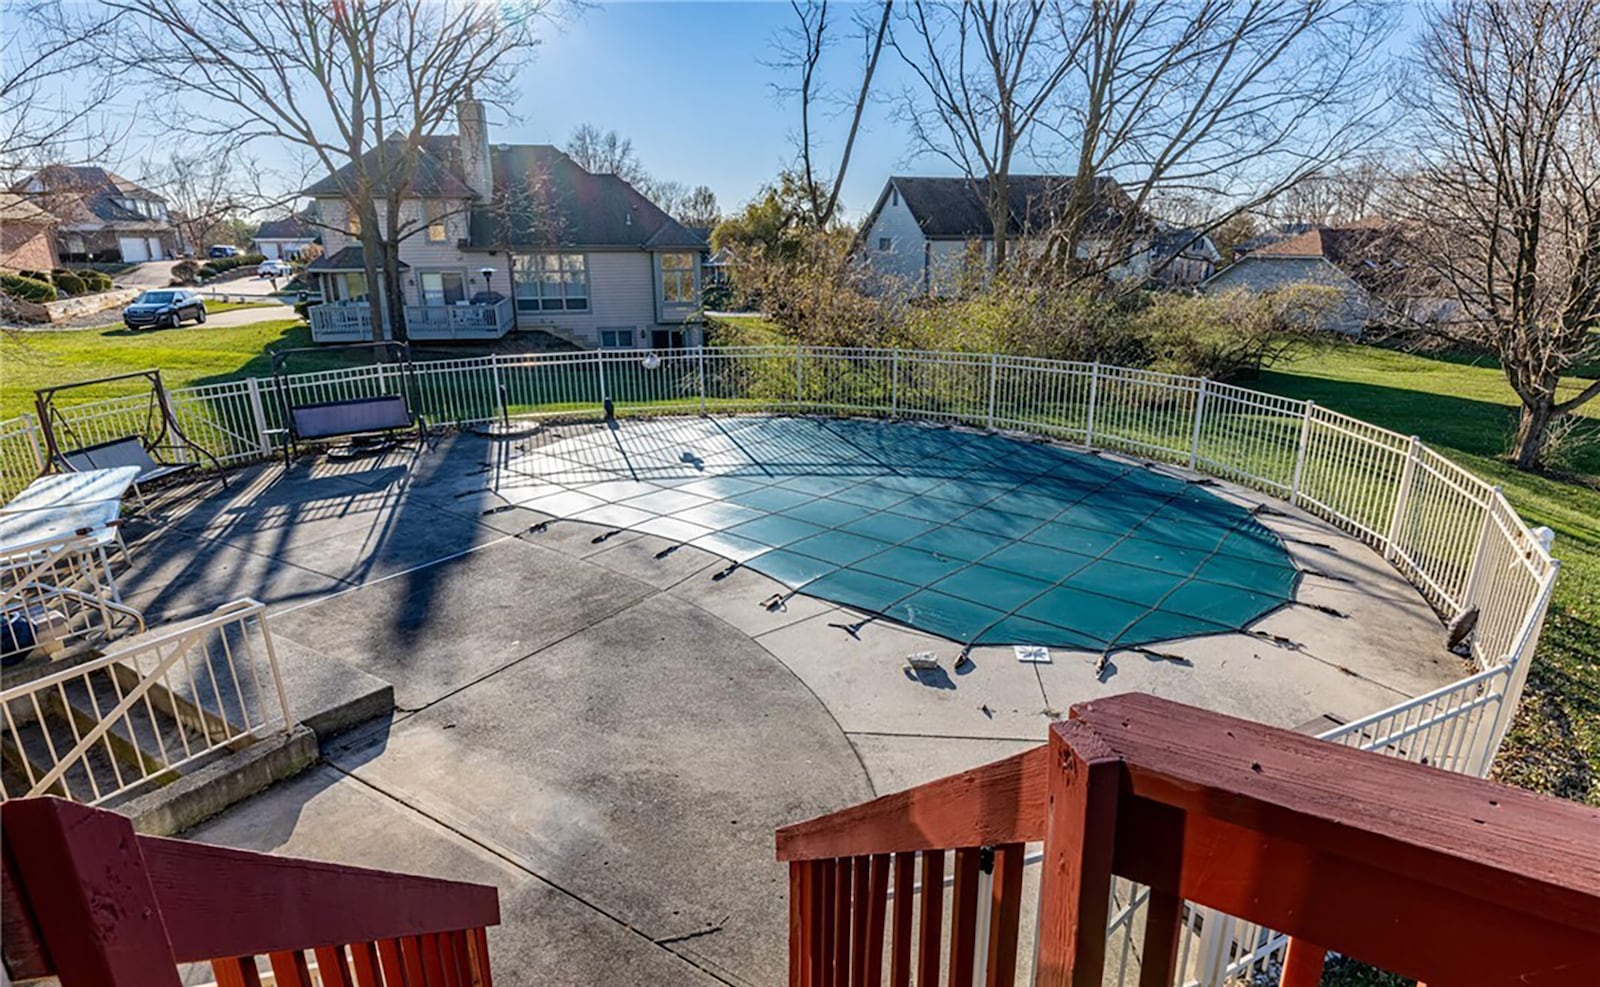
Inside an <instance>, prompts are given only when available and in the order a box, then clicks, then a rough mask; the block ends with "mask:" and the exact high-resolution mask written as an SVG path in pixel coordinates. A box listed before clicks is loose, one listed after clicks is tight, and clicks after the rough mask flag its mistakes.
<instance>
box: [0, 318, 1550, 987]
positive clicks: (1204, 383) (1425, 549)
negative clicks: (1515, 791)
mask: <svg viewBox="0 0 1600 987" xmlns="http://www.w3.org/2000/svg"><path fill="white" fill-rule="evenodd" d="M415 370H416V372H415V374H414V375H413V376H411V377H410V378H409V379H408V378H407V377H406V376H404V375H402V374H401V373H400V372H399V370H398V369H397V368H396V367H394V366H371V367H361V368H351V369H341V370H327V371H317V372H313V373H304V374H297V375H294V376H293V377H292V378H290V379H289V387H290V388H291V389H292V391H293V397H294V400H295V401H296V402H306V401H328V400H337V399H341V398H348V397H361V396H373V395H376V394H384V393H397V392H399V391H400V390H401V389H403V388H411V389H412V398H413V401H414V403H415V406H416V408H417V410H418V411H419V412H420V413H421V414H422V415H424V416H425V417H426V418H427V419H428V420H429V421H430V422H431V423H432V424H434V425H439V424H446V423H456V424H461V425H468V424H476V423H480V422H485V421H490V420H495V419H498V418H500V417H502V416H508V417H512V418H549V417H559V416H568V415H573V416H589V415H593V414H595V413H597V412H598V411H599V409H600V407H601V406H602V405H603V404H604V403H606V402H609V403H610V404H611V405H612V406H613V408H614V409H615V411H616V413H617V414H620V415H626V414H640V413H645V414H675V413H677V414H682V413H707V412H710V413H718V412H737V411H772V412H794V413H822V414H842V415H870V416H882V417H893V418H899V419H907V420H916V421H933V422H946V423H956V424H964V425H970V426H974V427H980V428H992V429H1003V430H1010V431H1016V432H1023V433H1029V434H1035V435H1041V436H1048V437H1051V438H1055V439H1060V440H1064V441H1068V442H1073V443H1077V444H1081V445H1084V446H1088V447H1092V448H1099V449H1108V450H1115V451H1121V452H1126V453H1130V454H1133V455H1137V456H1141V457H1145V458H1149V459H1154V460H1160V461H1164V462H1169V463H1173V464H1177V465H1180V466H1185V467H1189V468H1192V469H1195V470H1197V471H1200V472H1203V473H1206V474H1209V475H1213V476H1216V477H1219V478H1223V479H1226V480H1230V481H1232V482H1235V483H1239V484H1241V485H1243V486H1246V487H1250V488H1253V489H1256V490H1259V491H1262V492H1264V493H1267V494H1270V495H1272V496H1275V497H1279V498H1281V499H1283V500H1286V501H1288V502H1290V503H1292V504H1294V505H1295V506H1297V507H1300V508H1302V509H1304V510H1306V511H1307V512H1309V513H1311V514H1313V515H1315V516H1317V517H1319V518H1321V519H1323V520H1325V521H1326V522H1328V523H1329V524H1332V525H1333V526H1335V527H1337V528H1338V529H1340V530H1342V531H1344V532H1346V533H1348V534H1349V535H1351V536H1353V537H1355V538H1358V539H1360V540H1361V541H1364V542H1366V543H1367V544H1369V545H1371V546H1373V548H1375V549H1376V550H1378V551H1379V552H1381V553H1382V554H1383V556H1384V557H1385V558H1386V559H1387V560H1388V561H1389V562H1390V563H1391V564H1392V565H1393V566H1394V567H1395V568H1396V569H1397V570H1398V571H1399V572H1401V573H1402V574H1403V575H1404V576H1405V577H1406V578H1407V579H1408V580H1410V581H1411V582H1412V583H1413V584H1414V585H1415V586H1416V587H1417V589H1418V590H1419V591H1420V592H1421V593H1422V594H1423V596H1424V597H1425V598H1426V599H1427V600H1428V601H1429V602H1430V603H1431V604H1432V605H1433V606H1434V607H1435V608H1436V609H1437V610H1438V611H1439V612H1440V613H1441V614H1442V615H1444V616H1446V617H1447V618H1454V617H1456V616H1458V615H1461V614H1463V613H1466V612H1467V611H1469V610H1476V611H1477V612H1478V621H1477V627H1476V630H1475V632H1474V634H1473V635H1472V637H1471V639H1470V646H1471V654H1472V661H1473V664H1474V665H1475V666H1476V668H1477V672H1476V673H1475V674H1473V675H1470V676H1468V677H1467V678H1465V679H1463V680H1461V681H1460V682H1456V683H1453V684H1451V685H1449V686H1446V687H1444V688H1442V689H1439V690H1436V691H1434V692H1431V693H1429V694H1427V695H1424V696H1419V697H1417V698H1415V699H1412V700H1408V701H1406V702H1404V703H1401V704H1399V705H1397V706H1394V707H1392V708H1390V709H1386V710H1382V711H1380V712H1377V713H1374V714H1372V715H1371V716H1368V717H1365V718H1363V719H1361V720H1358V721H1356V722H1353V723H1349V724H1346V725H1344V726H1342V727H1339V728H1337V729H1335V730H1333V731H1330V732H1329V733H1327V734H1325V735H1324V738H1325V739H1328V740H1331V741H1334V742H1337V743H1341V744H1345V745H1347V746H1354V747H1360V748H1363V749H1366V750H1371V751H1375V752H1378V753H1381V754H1384V755H1387V756H1392V757H1402V758H1405V759H1406V760H1409V761H1415V762H1419V763H1427V764H1432V765H1436V766H1439V767H1442V768H1446V769H1449V770H1454V771H1462V772H1466V773H1469V774H1474V775H1483V774H1485V773H1486V772H1487V771H1488V768H1489V765H1490V764H1491V763H1492V761H1493V759H1494V755H1495V752H1496V750H1497V749H1498V747H1499V744H1500V741H1501V739H1502V738H1503V737H1504V735H1505V732H1506V729H1507V728H1508V726H1509V724H1510V719H1511V716H1512V714H1513V713H1514V711H1515V709H1516V706H1517V700H1518V698H1519V696H1520V694H1521V691H1522V687H1523V682H1524V681H1525V679H1526V676H1527V671H1528V666H1529V664H1530V663H1531V659H1532V655H1533V652H1534V649H1535V648H1536V647H1537V644H1538V638H1539V631H1540V628H1541V627H1542V626H1543V623H1544V616H1545V612H1546V610H1547V609H1548V607H1549V602H1550V593H1551V589H1552V587H1553V585H1554V581H1555V577H1556V574H1557V571H1558V568H1559V566H1558V563H1556V562H1555V561H1553V560H1552V559H1551V557H1550V555H1549V552H1548V551H1547V550H1546V547H1545V546H1544V545H1543V544H1542V543H1541V541H1540V539H1539V538H1538V537H1536V536H1535V534H1534V533H1533V532H1532V531H1530V530H1529V528H1528V526H1527V525H1526V524H1525V523H1523V521H1522V520H1521V518H1519V517H1518V516H1517V514H1516V512H1515V511H1514V510H1513V509H1512V508H1511V506H1510V504H1509V503H1507V501H1506V499H1505V498H1504V496H1502V495H1501V493H1500V491H1499V490H1498V489H1497V488H1495V487H1493V486H1491V485H1490V484H1488V483H1486V482H1484V481H1483V480H1481V479H1479V478H1478V477H1476V476H1473V475H1472V474H1471V473H1469V472H1467V471H1466V470H1464V469H1462V468H1461V467H1459V466H1457V465H1456V464H1454V463H1452V462H1450V461H1449V460H1448V459H1446V458H1444V457H1443V456H1441V455H1439V454H1438V453H1437V452H1435V451H1434V450H1432V449H1429V448H1428V447H1427V446H1425V445H1424V444H1422V443H1421V442H1420V441H1418V440H1417V439H1416V438H1415V437H1410V436H1404V435H1400V434H1398V433H1395V432H1391V431H1389V430H1387V429H1382V428H1379V427H1377V426H1375V425H1371V424H1368V423H1366V422H1363V421H1360V420H1358V419H1355V418H1351V417H1349V416H1347V415H1341V414H1339V413H1337V412H1333V411H1329V410H1328V409H1326V408H1323V407H1320V406H1318V405H1316V404H1314V403H1313V402H1310V401H1299V400H1294V399H1291V398H1284V397H1278V396H1276V395H1271V394H1264V393H1261V392H1258V391H1253V390H1250V389H1248V388H1243V387H1237V386H1234V385H1230V384H1220V383H1217V382H1215V381H1210V380H1205V379H1201V378H1196V377H1181V376H1174V375H1170V374H1162V373H1155V372H1152V371H1148V370H1136V369H1129V368H1124V367H1114V366H1106V365H1102V364H1092V363H1074V362H1063V361H1054V360H1041V359H1034V358H1028V357H1014V356H1000V355H994V354H970V353H936V352H920V351H902V350H880V349H842V348H829V347H752V348H712V349H696V350H683V351H673V352H671V353H669V354H665V355H660V356H659V359H657V360H653V361H650V362H649V363H647V362H645V361H643V360H641V354H639V353H633V352H626V351H620V352H619V351H599V352H584V353H563V354H548V355H522V356H490V357H477V358H467V359H450V360H438V361H429V362H425V363H419V364H417V365H416V368H415ZM274 387H275V385H274V382H273V381H272V380H271V379H268V378H252V379H246V380H240V381H235V382H230V383H224V384H213V385H207V386H204V387H195V388H184V389H179V390H176V391H174V392H173V394H172V404H173V410H174V412H175V414H176V415H177V416H178V418H179V420H180V423H181V425H182V427H183V429H184V431H185V433H186V434H187V435H188V436H189V438H190V440H191V441H193V442H195V443H197V444H200V445H202V446H203V447H204V448H205V449H206V450H207V451H208V452H210V453H211V454H212V455H214V456H216V457H217V459H218V460H220V461H221V462H222V463H224V464H233V463H242V462H247V461H250V460H254V459H259V458H262V457H264V456H269V455H271V453H272V448H273V441H274V438H275V436H276V435H277V434H278V433H277V432H276V431H275V430H276V429H278V428H279V426H280V419H281V408H280V403H279V400H278V397H277V394H276V392H275V390H274ZM63 414H64V417H65V419H66V421H67V422H68V423H70V424H71V426H72V428H73V429H74V432H75V438H78V439H80V440H81V441H82V442H85V443H87V442H92V441H97V440H103V439H107V438H112V437H115V436H117V435H123V434H140V430H141V429H142V428H145V427H148V426H147V425H145V424H144V420H143V417H142V416H143V414H144V405H143V404H141V403H139V402H137V401H135V400H133V399H114V400H108V401H100V402H94V403H90V404H85V405H80V406H78V407H74V408H69V409H66V410H65V411H64V413H63ZM39 449H40V443H39V438H38V429H37V425H36V423H35V422H33V420H32V419H31V418H29V417H27V416H23V417H22V418H18V419H12V420H10V421H7V422H0V494H6V495H8V494H10V493H12V492H14V491H15V490H17V489H20V487H21V486H23V485H24V484H25V483H26V482H27V480H28V479H29V478H31V477H32V476H33V475H34V473H36V472H37V470H38V467H39V464H40V461H41V459H40V452H39ZM274 674H276V673H275V671H274ZM1118 894H1119V898H1118V902H1117V904H1116V907H1115V908H1114V909H1113V914H1114V915H1115V916H1117V918H1116V919H1115V920H1114V922H1113V924H1112V928H1111V929H1110V930H1109V932H1110V935H1111V937H1112V940H1113V942H1112V944H1111V946H1112V948H1113V949H1116V948H1118V947H1117V946H1116V942H1117V939H1118V936H1119V935H1120V936H1121V942H1122V944H1123V947H1127V946H1128V945H1130V944H1131V942H1132V939H1131V936H1132V935H1133V933H1134V929H1135V927H1136V925H1138V924H1139V923H1141V922H1142V914H1141V913H1142V898H1141V896H1140V894H1139V889H1137V888H1132V887H1122V888H1119V892H1118ZM1189 922H1190V929H1191V931H1192V932H1193V933H1194V935H1192V936H1190V937H1187V938H1186V942H1185V950H1186V956H1185V962H1184V964H1182V965H1181V967H1180V969H1183V970H1185V971H1187V972H1186V973H1185V974H1184V976H1183V978H1182V979H1183V981H1185V982H1187V983H1200V984H1207V985H1214V984H1220V983H1222V982H1223V981H1224V980H1226V979H1228V978H1233V977H1239V976H1243V975H1247V974H1249V973H1251V972H1253V971H1259V970H1262V969H1266V968H1268V967H1270V965H1271V964H1272V963H1273V962H1275V961H1277V960H1278V959H1279V958H1280V955H1281V954H1280V951H1281V949H1282V946H1283V939H1282V937H1281V936H1277V935H1275V934H1273V933H1271V932H1270V931H1268V930H1262V929H1257V928H1253V927H1248V926H1245V925H1242V924H1240V923H1237V922H1236V921H1235V920H1233V919H1231V918H1230V917H1228V916H1224V915H1217V914H1214V913H1207V912H1205V911H1204V910H1202V909H1191V910H1190V913H1189ZM1191 944H1192V945H1193V946H1194V948H1195V949H1197V950H1198V952H1197V953H1196V954H1195V955H1194V956H1193V957H1192V958H1191V957H1189V956H1188V955H1187V951H1188V950H1189V948H1190V945H1191ZM1132 952H1133V951H1132V950H1130V949H1128V948H1123V949H1122V953H1123V955H1124V957H1125V958H1126V957H1127V956H1128V955H1130V954H1131V953H1132ZM1113 955H1114V954H1113ZM1128 972H1129V968H1128V967H1127V966H1126V965H1124V969H1123V973H1122V975H1123V977H1124V978H1125V977H1126V976H1127V975H1128Z"/></svg>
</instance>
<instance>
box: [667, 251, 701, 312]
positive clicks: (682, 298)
mask: <svg viewBox="0 0 1600 987" xmlns="http://www.w3.org/2000/svg"><path fill="white" fill-rule="evenodd" d="M659 256H660V258H661V300H662V301H663V302H665V303H667V304H668V305H699V304H700V299H699V297H698V296H696V294H695V290H694V269H695V267H696V266H697V265H698V263H699V258H698V257H697V256H696V255H694V254H660V255H659Z"/></svg>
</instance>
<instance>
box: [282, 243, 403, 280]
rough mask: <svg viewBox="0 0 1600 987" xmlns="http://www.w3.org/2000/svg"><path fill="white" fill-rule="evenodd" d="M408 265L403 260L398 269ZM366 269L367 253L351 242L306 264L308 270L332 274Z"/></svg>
mask: <svg viewBox="0 0 1600 987" xmlns="http://www.w3.org/2000/svg"><path fill="white" fill-rule="evenodd" d="M410 267H411V265H410V264H407V263H406V262H405V261H401V262H400V270H402V271H404V270H407V269H408V268H410ZM366 269H367V255H366V253H365V252H364V251H363V250H362V249H361V245H360V244H351V245H350V246H348V247H345V248H343V249H342V250H336V251H334V252H333V253H331V254H323V255H322V256H321V257H318V258H317V259H316V260H314V261H312V262H311V263H309V264H307V265H306V270H307V271H308V272H311V273H317V272H322V273H325V274H332V273H335V272H337V271H365V270H366Z"/></svg>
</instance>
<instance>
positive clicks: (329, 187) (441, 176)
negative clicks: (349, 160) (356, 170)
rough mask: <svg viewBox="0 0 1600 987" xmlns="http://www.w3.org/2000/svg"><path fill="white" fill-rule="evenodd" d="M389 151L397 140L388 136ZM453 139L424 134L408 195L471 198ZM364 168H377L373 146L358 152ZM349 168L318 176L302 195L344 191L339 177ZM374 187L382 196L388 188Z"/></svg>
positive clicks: (394, 149) (394, 151)
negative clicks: (317, 179)
mask: <svg viewBox="0 0 1600 987" xmlns="http://www.w3.org/2000/svg"><path fill="white" fill-rule="evenodd" d="M385 143H386V144H387V145H388V146H389V149H390V153H391V154H398V153H399V150H400V148H399V144H400V141H399V140H398V139H396V138H390V139H389V140H388V141H386V142H385ZM455 148H456V138H455V135H454V134H440V135H437V136H434V137H424V138H423V139H422V145H421V147H420V148H419V149H418V151H419V153H418V155H417V168H416V172H415V174H413V175H412V177H411V182H410V184H409V185H408V186H407V192H408V194H410V195H414V196H422V197H426V198H439V199H470V198H472V197H473V191H472V188H471V187H470V186H469V185H467V183H466V182H465V181H464V180H463V179H462V178H461V175H460V170H459V168H458V166H457V162H456V149H455ZM362 160H363V161H364V162H365V163H366V164H365V167H367V168H368V169H370V170H371V171H374V172H375V171H377V170H378V168H379V161H378V152H377V150H376V149H374V150H371V151H368V152H367V153H366V154H364V155H362ZM352 170H353V168H352V166H350V165H345V166H344V167H343V168H340V169H339V170H338V171H337V172H335V173H334V174H332V175H329V176H328V177H327V178H324V179H322V180H321V181H319V182H317V183H316V184H314V185H312V186H311V187H310V188H308V189H306V190H305V192H304V194H305V195H310V196H319V195H321V196H332V195H342V194H344V183H343V178H344V176H345V175H346V174H348V173H349V172H351V171H352ZM378 185H379V187H378V188H376V189H375V190H374V193H375V194H376V195H379V196H382V195H384V194H385V193H386V192H387V191H388V189H387V187H386V185H385V183H383V182H379V183H378Z"/></svg>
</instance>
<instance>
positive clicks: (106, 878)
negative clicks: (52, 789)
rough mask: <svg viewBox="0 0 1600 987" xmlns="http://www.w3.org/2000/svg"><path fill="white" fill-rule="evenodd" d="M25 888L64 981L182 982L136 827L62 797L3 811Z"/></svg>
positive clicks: (64, 984) (162, 986)
mask: <svg viewBox="0 0 1600 987" xmlns="http://www.w3.org/2000/svg"><path fill="white" fill-rule="evenodd" d="M0 825H3V826H4V828H5V834H6V840H7V842H8V843H10V844H11V845H12V846H25V847H26V848H27V852H26V853H16V854H14V855H13V858H12V861H13V863H14V865H15V868H16V874H17V877H18V879H19V880H20V881H21V883H22V888H21V889H20V890H21V894H22V897H23V898H24V899H25V900H26V902H27V907H28V908H29V909H30V910H31V911H32V913H33V915H34V916H35V919H36V920H37V925H38V929H39V932H40V937H41V939H42V940H43V942H42V945H43V946H44V950H45V952H46V953H47V954H48V955H49V957H50V961H51V963H52V964H53V966H54V969H55V973H56V976H58V977H59V978H60V980H61V987H179V981H178V969H177V964H176V963H174V962H173V959H172V945H171V942H170V941H169V940H168V938H167V929H166V925H165V924H164V923H163V921H162V918H161V906H160V904H159V903H158V902H157V901H156V894H155V890H154V889H153V888H152V887H151V885H150V874H149V872H148V871H147V870H146V868H145V862H144V854H143V852H142V851H141V849H140V846H139V839H138V837H137V836H135V835H134V832H133V824H132V823H131V822H129V821H128V820H127V819H126V818H124V817H122V816H119V815H117V814H115V813H112V812H103V811H100V810H97V809H92V808H90V807H89V806H86V805H79V804H78V803H76V802H68V801H66V800H64V799H57V798H40V799H17V800H14V801H10V802H6V803H5V804H4V806H3V807H0Z"/></svg>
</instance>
